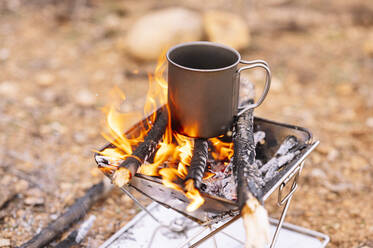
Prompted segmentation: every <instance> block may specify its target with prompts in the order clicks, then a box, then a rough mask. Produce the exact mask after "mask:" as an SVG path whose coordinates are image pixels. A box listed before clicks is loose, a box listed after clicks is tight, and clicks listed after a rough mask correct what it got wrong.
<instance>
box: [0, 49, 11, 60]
mask: <svg viewBox="0 0 373 248" xmlns="http://www.w3.org/2000/svg"><path fill="white" fill-rule="evenodd" d="M9 55H10V52H9V50H8V49H6V48H2V49H0V60H2V61H5V60H7V59H8V58H9Z"/></svg>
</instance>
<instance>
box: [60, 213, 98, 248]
mask: <svg viewBox="0 0 373 248" xmlns="http://www.w3.org/2000/svg"><path fill="white" fill-rule="evenodd" d="M95 219H96V216H94V215H91V216H90V217H89V218H88V219H87V220H86V221H84V222H83V224H82V225H81V226H80V227H79V229H77V230H74V231H72V232H71V233H70V234H69V236H67V238H66V239H64V240H62V241H61V242H60V243H58V244H57V245H56V247H55V248H70V247H79V244H80V243H81V242H82V241H83V239H84V238H85V236H86V235H87V233H88V231H89V230H90V229H91V227H92V225H93V222H94V221H95Z"/></svg>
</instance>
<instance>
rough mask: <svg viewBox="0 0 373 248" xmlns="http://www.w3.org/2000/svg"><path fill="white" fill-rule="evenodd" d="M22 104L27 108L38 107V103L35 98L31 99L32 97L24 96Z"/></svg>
mask: <svg viewBox="0 0 373 248" xmlns="http://www.w3.org/2000/svg"><path fill="white" fill-rule="evenodd" d="M23 102H24V103H25V105H26V106H28V107H36V106H38V105H39V101H38V99H36V98H35V97H32V96H26V97H25V98H24V99H23Z"/></svg>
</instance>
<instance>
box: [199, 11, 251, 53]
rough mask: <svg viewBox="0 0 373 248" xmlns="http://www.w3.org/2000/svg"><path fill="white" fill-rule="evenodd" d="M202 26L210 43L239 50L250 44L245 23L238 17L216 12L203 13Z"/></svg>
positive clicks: (247, 27)
mask: <svg viewBox="0 0 373 248" xmlns="http://www.w3.org/2000/svg"><path fill="white" fill-rule="evenodd" d="M203 26H204V29H205V32H206V34H207V38H208V39H209V40H210V41H213V42H218V43H222V44H225V45H227V46H230V47H233V48H234V49H237V50H240V49H244V48H247V47H248V46H249V44H250V31H249V26H248V24H247V21H245V20H244V19H243V18H241V17H240V16H238V15H236V14H233V13H229V12H225V11H217V10H209V11H206V12H205V13H204V16H203Z"/></svg>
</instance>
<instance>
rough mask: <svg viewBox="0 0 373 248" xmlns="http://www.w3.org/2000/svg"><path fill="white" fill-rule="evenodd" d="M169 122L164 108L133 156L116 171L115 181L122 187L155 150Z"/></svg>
mask: <svg viewBox="0 0 373 248" xmlns="http://www.w3.org/2000/svg"><path fill="white" fill-rule="evenodd" d="M167 124H168V111H167V109H166V108H163V109H162V110H161V111H160V112H159V114H157V117H156V119H155V121H154V124H153V126H152V127H151V129H150V130H149V132H148V133H147V134H146V136H145V138H144V141H143V142H142V143H140V145H139V146H138V147H137V148H136V149H135V151H134V152H133V153H132V156H130V157H128V158H126V160H124V161H123V162H122V163H121V164H120V165H119V169H118V170H117V171H115V172H114V175H113V182H114V183H115V184H116V185H117V186H118V187H122V186H124V185H125V184H128V183H129V182H130V180H131V178H132V177H133V176H134V175H135V174H136V171H137V169H138V168H139V167H140V166H141V165H142V164H143V163H144V161H145V160H146V159H147V158H148V157H150V156H151V155H152V153H153V152H154V151H155V149H156V147H157V145H158V142H159V141H160V139H161V138H162V136H163V134H164V133H165V131H166V127H167Z"/></svg>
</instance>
